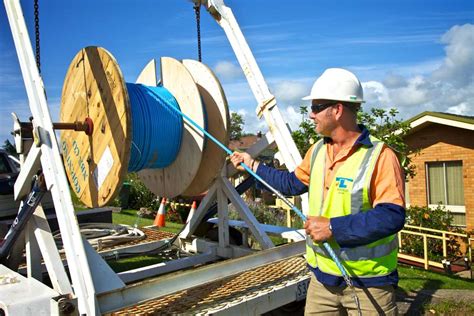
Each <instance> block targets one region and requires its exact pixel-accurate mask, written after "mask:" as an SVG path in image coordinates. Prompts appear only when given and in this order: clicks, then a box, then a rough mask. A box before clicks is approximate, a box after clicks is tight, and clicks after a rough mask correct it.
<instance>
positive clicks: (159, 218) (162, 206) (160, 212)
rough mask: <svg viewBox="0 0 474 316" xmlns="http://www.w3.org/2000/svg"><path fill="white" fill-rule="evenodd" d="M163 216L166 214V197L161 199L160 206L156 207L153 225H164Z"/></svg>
mask: <svg viewBox="0 0 474 316" xmlns="http://www.w3.org/2000/svg"><path fill="white" fill-rule="evenodd" d="M165 216H166V198H163V199H162V200H161V204H160V207H159V208H158V212H157V213H156V217H155V221H154V222H153V226H155V227H165V226H166V223H165Z"/></svg>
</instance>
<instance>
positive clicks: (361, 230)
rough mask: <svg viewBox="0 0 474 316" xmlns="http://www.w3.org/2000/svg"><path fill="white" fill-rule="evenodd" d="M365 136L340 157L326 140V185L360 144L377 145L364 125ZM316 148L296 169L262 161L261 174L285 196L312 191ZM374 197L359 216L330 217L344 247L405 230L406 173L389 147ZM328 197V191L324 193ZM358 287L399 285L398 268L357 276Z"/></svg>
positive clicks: (333, 279) (324, 278)
mask: <svg viewBox="0 0 474 316" xmlns="http://www.w3.org/2000/svg"><path fill="white" fill-rule="evenodd" d="M360 128H361V130H362V133H361V135H360V136H359V138H358V139H357V140H356V141H355V143H354V144H353V145H352V146H351V147H350V148H346V149H342V150H341V151H340V152H339V153H338V154H337V155H336V156H334V155H333V147H332V144H331V141H330V139H325V140H324V141H325V144H326V145H327V146H328V150H327V154H326V170H325V177H324V178H325V184H324V187H325V188H329V186H330V183H331V182H332V181H333V178H334V175H335V174H336V172H337V170H338V168H339V166H340V165H342V164H343V163H344V161H345V160H346V159H347V158H348V157H349V156H350V155H351V154H352V153H354V152H355V151H356V150H357V148H358V147H359V146H373V144H372V142H371V141H370V138H369V132H368V130H367V129H366V128H365V127H364V126H362V125H360ZM313 149H314V147H312V148H310V150H308V152H307V153H306V155H305V158H304V160H303V161H302V163H301V164H300V165H299V166H298V167H297V168H296V169H295V171H294V172H288V171H281V170H276V169H273V168H271V167H268V166H265V165H263V164H259V166H258V168H257V174H258V175H259V176H260V177H262V178H263V179H264V180H265V181H267V182H268V183H269V184H270V185H271V186H273V187H274V188H276V189H277V190H279V191H280V192H281V193H283V194H285V195H299V194H302V193H305V192H307V191H308V185H309V176H310V163H311V156H312V153H313ZM369 194H370V199H371V201H372V205H373V209H372V210H370V211H368V212H359V213H357V214H355V215H347V216H341V217H333V218H331V219H330V223H331V227H332V233H333V237H334V239H335V240H336V242H337V243H338V244H339V246H340V247H341V248H352V247H357V246H361V245H366V244H369V243H371V242H374V241H376V240H379V239H381V238H383V237H386V236H389V235H393V234H395V233H396V232H398V231H399V230H400V229H402V227H403V225H404V223H405V207H404V205H405V200H404V181H403V172H402V169H401V167H400V164H399V162H398V159H397V156H396V155H395V153H394V152H393V151H392V150H391V149H390V148H389V147H387V146H384V148H383V149H382V151H381V153H380V156H379V159H378V161H377V163H376V166H375V169H374V172H373V175H372V179H371V185H370V193H369ZM323 196H324V197H325V196H326V190H325V192H324V194H323ZM310 269H311V270H312V271H313V272H314V273H315V275H316V277H317V279H318V280H319V281H320V282H321V283H323V284H326V285H330V286H339V285H343V284H344V280H343V279H342V277H337V276H334V275H330V274H327V273H324V272H322V271H321V270H319V269H318V268H311V267H310ZM353 282H354V285H355V286H359V287H368V286H381V285H388V284H391V285H394V286H396V285H397V284H398V273H397V271H396V270H395V271H394V272H393V273H391V274H390V275H387V276H382V277H374V278H366V279H364V280H362V279H358V278H353Z"/></svg>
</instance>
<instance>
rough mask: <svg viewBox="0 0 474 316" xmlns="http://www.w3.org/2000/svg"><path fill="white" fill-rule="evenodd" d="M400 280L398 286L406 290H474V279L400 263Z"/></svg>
mask: <svg viewBox="0 0 474 316" xmlns="http://www.w3.org/2000/svg"><path fill="white" fill-rule="evenodd" d="M398 273H399V276H400V282H399V284H398V286H399V287H400V288H401V289H402V290H403V291H405V292H414V291H418V290H422V289H463V290H474V280H469V279H463V278H460V277H458V276H455V275H452V276H450V275H446V274H442V273H437V272H432V271H426V270H423V269H419V268H412V267H409V266H406V265H399V269H398Z"/></svg>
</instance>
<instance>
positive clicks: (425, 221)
mask: <svg viewBox="0 0 474 316" xmlns="http://www.w3.org/2000/svg"><path fill="white" fill-rule="evenodd" d="M406 215H407V217H406V218H407V219H406V223H407V224H408V225H413V226H421V227H425V228H433V229H437V230H444V231H451V232H457V233H463V232H464V231H463V230H462V229H460V228H457V227H453V226H452V223H453V216H452V215H451V213H450V212H449V211H447V210H446V209H445V208H444V207H442V206H440V205H438V207H436V209H430V208H429V207H427V206H424V207H420V206H412V207H409V208H408V209H407V211H406ZM429 234H433V235H437V234H436V233H429ZM427 242H428V258H429V259H430V260H434V261H441V260H442V259H443V241H442V240H440V239H434V238H428V240H427ZM446 247H447V253H448V256H450V259H456V258H459V257H460V256H462V253H461V251H460V244H459V241H458V239H457V238H456V237H454V236H450V237H449V240H447V241H446ZM400 251H401V252H402V253H406V254H410V255H414V256H418V257H423V237H422V236H415V235H409V234H403V240H402V246H401V248H400Z"/></svg>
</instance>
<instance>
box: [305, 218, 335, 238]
mask: <svg viewBox="0 0 474 316" xmlns="http://www.w3.org/2000/svg"><path fill="white" fill-rule="evenodd" d="M304 229H305V230H306V234H308V236H310V237H311V239H312V240H313V241H315V242H322V241H326V240H328V239H329V238H331V237H332V231H331V230H330V229H329V218H326V217H322V216H308V218H307V220H306V222H305V223H304Z"/></svg>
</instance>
